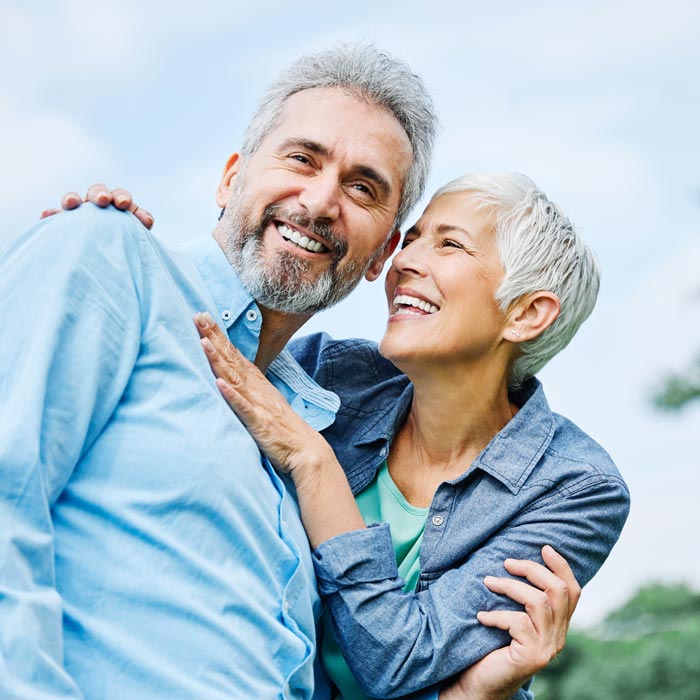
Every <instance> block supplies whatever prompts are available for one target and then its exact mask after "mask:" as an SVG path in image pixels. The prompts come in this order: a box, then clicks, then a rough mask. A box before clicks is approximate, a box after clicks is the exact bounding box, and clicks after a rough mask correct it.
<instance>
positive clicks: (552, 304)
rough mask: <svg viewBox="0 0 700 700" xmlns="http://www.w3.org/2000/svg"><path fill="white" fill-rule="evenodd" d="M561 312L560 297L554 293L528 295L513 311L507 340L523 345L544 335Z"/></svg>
mask: <svg viewBox="0 0 700 700" xmlns="http://www.w3.org/2000/svg"><path fill="white" fill-rule="evenodd" d="M560 311H561V303H560V302H559V297H558V296H557V295H556V294H554V293H553V292H547V291H544V290H543V291H538V292H533V293H532V294H529V295H527V296H526V297H525V298H524V299H522V300H521V301H520V302H518V304H517V305H516V307H515V308H514V309H513V316H512V318H511V319H510V323H509V324H508V326H507V329H506V337H507V340H510V341H511V342H514V343H521V342H525V341H526V340H532V339H533V338H536V337H537V336H539V335H542V333H544V332H545V331H546V330H547V328H549V327H550V326H551V325H552V324H553V323H554V321H556V320H557V317H558V316H559V312H560Z"/></svg>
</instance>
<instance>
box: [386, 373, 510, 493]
mask: <svg viewBox="0 0 700 700" xmlns="http://www.w3.org/2000/svg"><path fill="white" fill-rule="evenodd" d="M412 375H413V376H411V377H410V378H411V381H412V382H413V387H414V393H413V402H412V404H411V409H410V411H409V413H408V416H407V417H406V420H405V421H404V424H403V426H402V427H401V428H400V430H399V432H398V434H397V436H396V438H395V440H394V443H393V444H392V447H391V452H390V455H389V470H390V473H391V476H392V478H393V479H394V481H395V482H396V485H397V486H398V487H399V489H400V490H401V491H402V492H403V493H404V496H406V498H407V499H408V500H409V502H410V503H413V504H414V505H429V504H430V501H431V500H432V497H433V495H434V493H435V490H436V489H437V487H438V486H439V485H440V484H441V483H442V482H443V481H449V480H452V479H455V478H456V477H458V476H459V475H461V474H463V473H464V472H465V471H466V470H467V469H468V468H469V466H470V465H471V463H472V462H473V461H474V459H475V458H476V457H477V455H478V454H479V453H480V452H481V451H482V450H483V449H484V447H486V445H487V444H488V443H489V442H490V441H491V439H492V438H493V437H494V435H496V433H498V431H499V430H501V428H503V426H504V425H505V424H506V423H508V421H509V420H510V419H511V418H512V417H513V415H515V412H516V411H517V408H516V407H515V406H514V405H513V404H511V403H510V401H509V399H508V388H507V385H506V383H505V380H504V379H503V378H504V376H505V371H504V368H502V367H496V366H494V365H493V364H492V365H491V366H490V367H480V368H473V370H472V371H469V370H465V368H463V367H461V368H457V367H452V368H449V367H440V368H436V367H435V365H432V366H431V367H430V368H429V369H428V370H426V371H425V372H412Z"/></svg>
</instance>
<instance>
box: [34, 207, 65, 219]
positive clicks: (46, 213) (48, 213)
mask: <svg viewBox="0 0 700 700" xmlns="http://www.w3.org/2000/svg"><path fill="white" fill-rule="evenodd" d="M62 211H63V210H62V209H44V211H42V212H41V216H40V217H39V218H40V219H46V218H48V217H49V216H53V215H54V214H60V213H61V212H62Z"/></svg>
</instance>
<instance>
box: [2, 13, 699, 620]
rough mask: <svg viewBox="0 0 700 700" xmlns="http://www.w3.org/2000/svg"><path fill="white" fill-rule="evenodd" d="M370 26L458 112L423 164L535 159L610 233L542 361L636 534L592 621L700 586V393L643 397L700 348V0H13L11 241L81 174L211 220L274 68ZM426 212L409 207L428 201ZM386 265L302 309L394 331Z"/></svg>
mask: <svg viewBox="0 0 700 700" xmlns="http://www.w3.org/2000/svg"><path fill="white" fill-rule="evenodd" d="M356 39H365V40H371V41H374V42H375V43H377V44H378V45H380V46H381V47H383V48H385V49H387V50H388V51H390V52H391V53H394V54H395V55H398V56H400V57H402V58H404V59H405V60H406V61H408V62H409V63H410V65H411V66H412V67H413V68H414V70H415V71H416V72H418V73H420V74H421V75H422V76H423V77H424V79H425V80H426V82H427V84H428V86H429V88H430V90H431V92H432V94H433V96H434V98H435V101H436V103H437V105H438V108H439V110H440V114H441V119H442V124H443V131H442V134H441V137H440V141H439V144H438V149H437V153H436V158H435V165H434V168H433V171H432V176H431V179H430V183H429V190H434V189H435V188H436V187H437V186H438V185H440V184H442V183H443V182H445V181H446V180H448V179H450V178H452V177H456V176H458V175H460V174H463V173H465V172H470V171H480V170H519V171H522V172H525V173H527V174H528V175H530V176H531V177H532V178H533V179H534V180H535V181H536V182H537V183H538V184H539V185H540V186H541V187H542V188H543V189H544V190H545V191H546V192H547V193H548V194H549V195H550V196H551V197H552V198H553V199H554V200H555V201H557V202H558V203H559V204H560V205H561V206H562V207H563V208H564V210H565V211H566V212H567V213H568V214H569V216H570V217H571V218H572V219H573V220H574V221H576V222H577V223H578V225H579V226H580V227H581V229H582V230H583V233H584V236H585V237H586V238H587V240H588V241H589V242H590V243H591V244H592V246H593V247H594V248H595V249H596V251H597V252H598V255H599V257H600V260H601V264H602V267H603V272H604V282H603V288H602V291H601V295H600V298H599V304H598V308H597V309H596V311H595V312H594V315H593V317H592V318H591V319H590V321H589V322H587V324H586V325H585V326H584V328H583V329H582V331H581V332H580V334H579V336H578V337H577V338H576V339H575V340H574V342H573V343H572V345H571V346H570V347H569V348H567V349H566V350H565V351H564V353H563V354H562V355H561V357H559V358H556V359H555V360H554V361H553V362H552V363H551V366H550V367H548V368H547V369H545V371H544V372H543V373H542V379H543V380H544V382H545V385H546V388H547V390H548V394H549V397H550V403H551V404H552V406H553V408H554V410H557V411H559V412H561V413H564V414H566V415H567V416H569V417H571V418H573V419H574V420H575V421H576V422H578V423H579V424H580V425H581V427H583V428H584V429H585V430H587V431H588V432H589V433H591V434H592V435H593V436H594V437H595V438H596V439H598V440H599V441H600V442H601V443H602V444H603V445H604V446H605V447H606V448H607V449H608V450H609V451H610V452H611V454H612V455H613V457H614V458H615V460H616V461H617V463H618V464H619V466H620V469H621V471H622V472H623V474H624V475H625V477H626V478H627V480H628V482H629V483H630V486H631V488H632V494H633V510H632V515H631V517H630V521H629V524H628V526H627V529H626V531H625V533H624V534H623V537H622V539H621V541H620V543H619V545H618V547H617V548H616V550H615V551H614V552H613V555H612V556H611V559H610V561H609V562H608V563H607V564H606V566H605V567H604V568H603V571H602V572H601V574H599V576H598V578H597V579H596V580H595V581H594V582H593V583H592V584H591V585H590V587H589V588H587V590H586V593H585V595H584V598H583V601H582V603H581V608H580V611H579V612H578V613H577V620H578V622H579V624H580V625H583V624H588V623H590V622H593V621H595V620H597V619H599V618H600V616H601V615H602V614H603V613H604V612H605V611H606V610H607V609H609V608H610V606H612V605H615V604H616V603H618V602H620V601H621V600H622V599H623V598H624V597H625V596H626V595H628V594H629V593H630V592H631V591H632V590H633V589H634V588H635V587H636V586H637V585H638V584H640V583H641V582H643V581H649V580H654V579H661V580H679V579H685V580H688V581H691V582H693V583H694V584H695V585H696V586H700V561H698V558H697V557H694V556H691V555H690V553H691V552H692V551H694V550H695V549H697V545H696V544H695V533H696V532H697V529H698V516H697V507H696V504H695V501H696V494H697V493H698V491H700V459H699V458H698V451H699V448H700V438H699V437H698V435H700V407H694V408H691V409H689V410H687V411H686V412H684V413H683V414H681V415H680V416H677V417H667V416H659V415H658V414H655V413H654V412H653V411H652V410H651V409H649V408H648V404H647V401H646V398H647V396H648V394H649V391H650V389H651V387H653V386H654V384H655V381H656V378H657V377H658V376H659V374H660V373H662V372H663V371H665V370H668V369H672V368H675V367H680V366H683V363H684V362H687V361H688V360H689V358H690V357H691V354H692V349H693V348H694V347H697V348H700V323H698V321H699V319H700V275H699V274H698V268H699V267H700V173H699V172H698V168H697V161H698V156H699V155H700V130H699V129H698V124H700V80H699V79H698V73H699V70H700V4H698V3H697V2H695V1H693V0H685V1H684V0H670V1H667V2H665V3H663V6H662V5H661V3H658V2H649V1H648V0H637V1H634V2H628V1H623V0H613V1H608V2H600V1H598V0H592V1H589V2H585V3H577V2H548V1H545V0H542V1H537V0H534V1H532V2H529V3H522V2H516V1H510V2H508V1H505V0H492V1H491V2H488V3H485V2H479V3H475V2H470V1H469V0H463V1H462V2H445V1H444V0H432V1H430V2H411V1H410V0H407V1H406V2H400V3H399V2H385V3H378V2H366V1H365V0H358V1H355V2H352V3H345V4H336V3H328V2H305V3H298V2H297V3H284V2H280V1H275V0H268V1H267V2H257V3H254V2H248V3H241V2H236V1H235V0H234V1H231V0H229V1H228V2H225V1H223V0H221V1H219V0H199V2H196V3H191V4H189V5H188V6H186V7H178V6H177V5H176V4H175V3H171V2H147V1H142V2H138V1H137V0H123V1H122V2H119V3H112V2H110V3H103V2H94V1H93V2H86V1H84V0H62V1H55V2H45V3H41V2H37V3H24V2H8V0H0V64H1V65H2V66H3V71H2V73H1V74H0V120H1V123H2V129H0V153H2V156H3V168H2V170H1V171H0V188H1V189H2V191H3V194H4V196H3V201H4V206H3V207H2V211H0V243H2V242H4V241H5V240H7V239H8V238H10V237H11V236H12V235H13V233H14V232H15V231H17V230H18V229H19V228H21V227H23V226H24V225H27V224H28V223H30V222H32V221H33V220H34V219H36V217H37V216H38V213H39V211H41V209H43V208H45V207H46V206H49V205H53V204H55V203H56V202H57V201H58V199H59V197H60V195H61V194H62V193H63V192H65V191H67V190H70V189H78V190H84V189H85V188H86V187H87V185H88V184H90V183H91V182H94V181H99V180H104V181H106V182H107V183H108V184H110V185H111V186H117V185H124V186H127V187H128V188H130V189H131V190H132V191H133V192H134V194H135V196H136V197H137V200H138V201H139V203H142V204H143V205H144V206H145V207H147V208H149V209H150V210H151V211H152V212H153V213H154V214H155V216H156V221H157V223H156V229H155V230H156V233H157V235H159V236H161V237H163V238H166V239H169V240H173V241H177V240H183V239H186V238H188V237H190V236H192V235H195V234H198V233H202V232H207V231H209V230H211V229H212V227H213V225H214V222H215V217H216V214H217V211H216V209H215V206H214V201H213V195H214V190H215V187H216V184H217V182H218V178H219V175H220V171H221V169H222V168H223V165H224V162H225V160H226V158H227V156H228V154H229V153H230V152H232V151H234V150H236V148H237V146H238V144H239V142H240V138H241V135H242V132H243V128H244V126H245V124H246V122H247V120H248V119H249V117H250V115H251V112H252V110H253V108H254V106H255V103H256V101H257V99H258V98H259V96H260V95H261V92H262V90H263V88H264V86H265V84H266V83H267V82H268V81H269V80H270V79H271V78H272V77H274V75H275V74H276V72H277V70H278V69H279V67H280V66H282V65H284V64H286V63H288V62H289V61H290V60H292V59H293V58H294V57H295V56H297V55H298V54H299V53H302V52H305V51H309V50H314V49H318V48H321V47H323V46H326V45H328V44H329V43H332V42H334V41H338V40H356ZM418 214H419V212H418V211H416V213H415V216H414V217H413V218H416V216H417V215H418ZM384 320H385V313H384V303H383V297H382V289H381V283H375V284H374V285H367V284H365V285H363V286H361V287H360V289H358V291H357V292H356V293H355V294H354V296H353V298H352V299H350V300H348V301H347V302H345V303H344V304H342V305H341V306H340V307H338V308H336V309H333V310H331V311H329V312H326V313H324V314H321V315H319V316H318V317H317V318H316V319H314V320H313V321H312V322H311V323H310V324H309V326H308V330H318V329H325V330H328V331H330V332H331V333H332V334H333V335H335V336H346V335H362V336H366V337H371V338H378V337H380V335H381V333H382V329H383V326H384Z"/></svg>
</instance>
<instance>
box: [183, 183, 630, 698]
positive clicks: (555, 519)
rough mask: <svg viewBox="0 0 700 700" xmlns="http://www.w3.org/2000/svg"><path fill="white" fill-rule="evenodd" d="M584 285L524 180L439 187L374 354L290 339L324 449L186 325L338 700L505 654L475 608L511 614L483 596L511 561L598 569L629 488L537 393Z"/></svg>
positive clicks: (216, 345)
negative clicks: (319, 399) (321, 394)
mask: <svg viewBox="0 0 700 700" xmlns="http://www.w3.org/2000/svg"><path fill="white" fill-rule="evenodd" d="M598 286H599V271H598V266H597V264H596V261H595V258H594V256H593V254H592V253H591V251H590V250H589V249H588V248H587V247H586V245H585V244H584V243H583V241H582V240H581V239H580V237H579V235H578V233H577V232H576V230H575V229H574V227H573V226H572V225H571V223H570V222H569V220H568V219H567V218H566V217H565V216H564V215H563V214H562V213H561V212H560V210H559V209H558V208H557V206H556V205H554V204H553V203H552V202H550V201H549V200H548V199H547V198H546V196H545V195H544V194H543V193H542V192H541V191H540V190H539V189H538V188H537V187H536V186H535V185H534V183H533V182H532V181H531V180H529V179H528V178H527V177H525V176H523V175H519V174H503V175H472V176H466V177H462V178H460V179H458V180H455V181H453V182H450V183H449V184H447V185H445V186H444V187H442V188H441V189H440V190H438V191H437V193H436V194H435V195H434V197H433V199H432V200H431V201H430V203H429V205H428V207H427V209H426V210H425V212H424V213H423V215H422V217H421V218H420V220H419V221H418V222H417V223H416V224H415V225H414V226H413V227H412V228H410V229H409V230H408V232H407V233H406V235H405V238H404V240H403V244H402V249H401V250H400V252H399V253H397V255H396V256H395V257H394V259H393V261H392V264H391V268H390V270H389V271H388V273H387V277H386V294H387V300H388V306H389V320H388V324H387V328H386V333H385V335H384V338H383V339H382V341H381V343H380V345H379V347H377V346H376V345H375V344H374V343H371V342H368V341H363V340H341V341H334V340H332V339H330V338H329V337H328V336H326V335H315V336H310V337H307V338H302V339H301V340H298V341H295V344H294V346H293V352H294V353H295V355H296V356H297V358H298V359H299V361H300V362H301V364H302V365H303V366H304V367H305V369H306V370H307V371H308V372H309V373H310V374H311V375H312V376H313V377H314V378H315V379H316V380H317V381H318V382H319V383H320V384H321V385H322V386H325V387H326V388H328V389H330V390H332V391H334V392H336V393H337V394H338V395H339V397H340V399H341V409H340V411H339V413H338V417H337V419H336V422H335V423H334V424H333V425H332V426H330V427H329V428H327V429H326V430H325V431H324V433H323V435H320V434H318V433H316V432H315V431H314V430H313V429H312V428H310V427H309V426H308V425H307V424H306V423H304V422H303V421H302V420H301V419H300V418H299V417H298V416H297V414H296V413H294V412H293V411H292V410H291V409H290V408H289V406H288V405H287V403H286V402H285V401H284V400H283V398H282V397H281V395H279V394H278V393H277V392H276V390H275V389H274V388H273V387H272V385H270V384H269V383H268V382H267V381H266V380H265V379H264V377H263V376H262V375H261V374H260V373H259V372H258V370H257V368H256V367H255V366H254V365H252V364H251V363H249V362H248V361H247V360H245V359H244V358H243V357H242V356H240V355H238V354H237V351H235V349H233V348H232V346H230V345H229V343H228V340H227V339H226V338H225V337H224V336H223V335H222V334H221V333H220V332H219V331H218V328H217V327H216V325H215V324H212V323H208V322H207V319H206V318H202V317H200V318H198V319H196V320H197V324H198V327H199V330H200V335H202V338H203V340H202V344H203V347H204V349H205V351H206V352H207V355H208V357H209V360H210V364H211V365H212V368H213V370H214V372H215V374H216V375H217V377H218V379H217V383H218V385H219V388H220V390H221V392H222V394H223V395H224V397H225V398H226V400H227V401H228V402H229V403H230V405H231V407H232V408H233V409H234V410H235V411H236V413H237V414H238V415H239V417H240V418H241V419H242V420H243V422H244V423H245V424H246V425H247V427H248V428H249V430H250V432H251V433H252V434H253V436H254V437H255V439H256V440H257V441H258V444H259V446H260V448H261V450H262V451H263V452H264V453H265V454H266V455H267V456H268V458H269V459H270V460H271V461H272V463H273V464H274V465H275V466H276V467H277V468H278V469H280V470H281V471H283V472H286V473H287V474H288V475H289V477H290V478H291V480H292V481H293V484H294V487H295V488H296V492H297V496H298V500H299V505H300V509H301V515H302V519H303V522H304V526H305V527H306V530H307V534H308V536H309V540H310V542H311V544H312V546H313V547H314V560H315V566H316V573H317V577H318V580H319V587H320V590H321V593H322V595H323V596H324V598H325V602H326V604H327V609H328V612H329V616H328V620H327V634H326V635H325V639H324V644H323V649H322V657H323V661H324V663H325V665H326V668H327V670H328V671H329V674H330V676H331V677H332V679H333V681H334V682H335V684H336V686H337V687H338V689H339V692H340V693H341V695H342V697H343V698H344V699H345V700H350V699H351V698H359V697H364V695H363V693H367V694H369V695H377V696H390V695H392V694H398V693H400V694H404V693H409V692H413V691H416V690H419V689H422V688H425V687H426V686H429V685H432V684H434V683H438V682H441V681H443V680H445V679H448V678H450V677H451V676H453V675H454V674H456V673H457V672H459V671H460V670H461V669H462V668H464V667H465V666H469V665H471V664H473V663H475V662H477V661H478V660H479V659H481V658H482V657H484V656H485V655H486V654H488V653H489V652H491V651H492V650H494V649H497V648H499V647H503V646H506V645H508V644H509V642H510V641H511V640H510V637H509V635H508V632H507V629H506V628H507V627H508V625H507V624H505V623H504V622H503V619H499V618H498V617H490V618H489V615H488V613H487V614H484V611H493V610H495V609H502V608H507V609H518V607H517V602H514V600H515V601H517V600H518V594H517V593H514V590H515V589H513V588H512V586H511V587H509V586H508V585H507V584H503V583H495V582H494V579H489V578H486V583H487V586H488V588H487V587H486V586H484V585H483V582H484V579H485V577H488V575H489V574H494V573H500V574H502V575H507V574H508V573H510V574H512V575H515V576H525V575H526V573H525V572H524V571H523V570H522V569H520V568H518V565H515V564H513V563H512V562H511V563H509V564H507V565H506V568H507V571H506V570H504V564H503V562H504V560H505V559H506V558H507V557H512V556H516V557H519V558H521V559H533V560H537V559H539V558H540V557H539V555H540V551H541V548H542V546H543V545H545V544H547V545H551V546H552V547H554V549H556V550H557V551H558V552H559V553H561V554H562V555H563V556H564V557H565V559H566V560H568V562H569V564H570V565H571V568H572V570H573V572H574V574H575V576H576V579H577V580H578V582H579V583H581V584H582V585H584V584H585V583H587V582H588V581H589V580H590V579H591V577H592V576H593V575H594V574H595V573H596V571H597V570H598V569H599V567H600V566H601V564H602V563H603V561H604V560H605V558H606V557H607V556H608V554H609V552H610V550H611V548H612V547H613V545H614V543H615V542H616V540H617V538H618V536H619V534H620V531H621V529H622V526H623V524H624V522H625V519H626V517H627V513H628V508H629V494H628V490H627V488H626V486H625V484H624V482H623V480H622V478H621V477H620V475H619V473H618V471H617V469H616V468H615V466H614V464H613V462H612V461H611V459H610V457H609V456H608V454H607V453H606V452H605V451H604V450H603V449H602V448H601V447H600V446H599V445H598V444H597V443H596V442H594V441H593V440H592V439H591V438H590V437H589V436H587V435H586V434H585V433H584V432H583V431H581V430H580V429H579V428H578V427H576V426H575V425H574V424H573V423H571V422H570V421H568V420H567V419H566V418H563V417H562V416H559V415H557V414H555V413H552V411H551V410H550V408H549V406H548V404H547V400H546V398H545V394H544V390H543V388H542V385H541V384H540V382H539V381H538V380H537V379H536V378H535V374H536V373H537V372H538V371H539V370H540V369H541V368H542V367H543V366H544V365H545V363H546V362H547V361H548V360H549V359H551V358H552V357H553V356H554V355H555V354H556V353H557V352H559V351H560V350H561V349H562V348H563V347H565V346H566V345H567V344H568V342H569V341H570V340H571V338H572V337H573V336H574V334H575V333H576V331H577V329H578V328H579V326H580V325H581V323H582V322H583V321H584V320H585V319H586V318H587V317H588V315H589V314H590V312H591V311H592V309H593V306H594V304H595V300H596V296H597V292H598ZM348 485H349V486H348ZM377 523H380V524H377ZM375 524H376V525H375ZM366 525H374V526H371V527H366ZM543 553H544V559H545V563H551V561H552V558H553V557H554V556H555V555H554V553H553V552H551V551H549V550H548V549H547V548H545V550H544V552H543ZM489 589H491V590H489ZM491 591H493V592H496V593H502V594H505V595H502V596H498V595H493V593H492V592H491ZM506 596H509V597H506ZM511 599H513V600H511ZM520 602H521V603H523V602H525V600H520ZM480 620H481V622H483V623H484V624H488V625H490V629H489V634H484V629H483V627H482V626H481V623H480ZM499 626H500V627H503V628H504V629H499ZM331 627H332V633H331ZM511 632H512V630H511ZM336 640H337V641H336ZM339 650H342V653H343V655H344V657H345V659H347V664H346V663H345V662H344V661H343V656H342V655H341V654H340V651H339ZM356 679H357V680H356ZM357 681H359V686H358V683H357Z"/></svg>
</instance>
